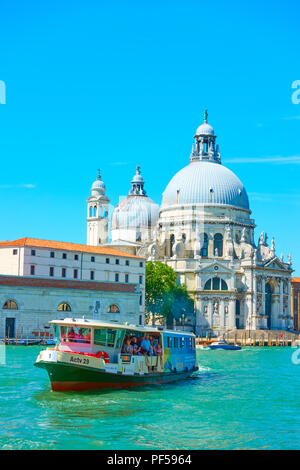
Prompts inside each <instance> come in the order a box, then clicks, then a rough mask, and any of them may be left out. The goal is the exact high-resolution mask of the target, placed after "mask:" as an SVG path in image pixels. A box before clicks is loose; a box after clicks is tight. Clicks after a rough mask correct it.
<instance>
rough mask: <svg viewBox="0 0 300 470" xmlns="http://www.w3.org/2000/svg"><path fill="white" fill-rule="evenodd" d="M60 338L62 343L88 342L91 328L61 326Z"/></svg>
mask: <svg viewBox="0 0 300 470" xmlns="http://www.w3.org/2000/svg"><path fill="white" fill-rule="evenodd" d="M60 340H61V342H63V343H90V342H91V329H90V328H77V327H75V326H61V327H60Z"/></svg>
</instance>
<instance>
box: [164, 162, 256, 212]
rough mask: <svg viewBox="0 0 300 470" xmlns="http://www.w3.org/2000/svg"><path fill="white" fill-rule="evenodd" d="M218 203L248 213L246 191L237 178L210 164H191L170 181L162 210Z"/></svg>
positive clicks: (227, 171) (230, 172) (215, 164)
mask: <svg viewBox="0 0 300 470" xmlns="http://www.w3.org/2000/svg"><path fill="white" fill-rule="evenodd" d="M210 203H211V204H222V205H230V206H236V207H239V208H242V209H248V210H249V201H248V196H247V193H246V190H245V188H244V186H243V184H242V183H241V181H240V180H239V179H238V177H237V176H236V175H235V174H234V173H233V172H232V171H231V170H229V169H228V168H226V167H225V166H223V165H220V164H219V163H217V162H214V161H204V160H200V161H195V162H192V163H190V164H189V165H188V166H186V167H185V168H183V169H182V170H180V171H179V172H178V173H176V175H175V176H174V177H173V178H172V179H171V181H170V183H169V184H168V186H167V187H166V189H165V191H164V193H163V199H162V209H164V208H166V207H168V206H172V205H176V204H210Z"/></svg>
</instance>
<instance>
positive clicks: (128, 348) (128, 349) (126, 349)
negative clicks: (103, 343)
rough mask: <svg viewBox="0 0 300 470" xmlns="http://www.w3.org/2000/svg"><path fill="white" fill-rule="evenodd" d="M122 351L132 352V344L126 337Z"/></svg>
mask: <svg viewBox="0 0 300 470" xmlns="http://www.w3.org/2000/svg"><path fill="white" fill-rule="evenodd" d="M123 353H126V354H132V346H131V344H130V339H128V340H127V341H126V343H125V344H124V346H123Z"/></svg>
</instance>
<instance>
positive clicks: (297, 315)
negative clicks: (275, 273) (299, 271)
mask: <svg viewBox="0 0 300 470" xmlns="http://www.w3.org/2000/svg"><path fill="white" fill-rule="evenodd" d="M291 297H292V298H291V302H292V304H291V307H292V317H293V327H294V329H295V330H297V331H300V277H292V282H291Z"/></svg>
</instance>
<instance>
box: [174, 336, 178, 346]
mask: <svg viewBox="0 0 300 470" xmlns="http://www.w3.org/2000/svg"><path fill="white" fill-rule="evenodd" d="M174 348H178V338H174Z"/></svg>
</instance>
